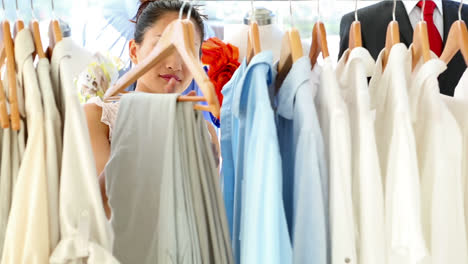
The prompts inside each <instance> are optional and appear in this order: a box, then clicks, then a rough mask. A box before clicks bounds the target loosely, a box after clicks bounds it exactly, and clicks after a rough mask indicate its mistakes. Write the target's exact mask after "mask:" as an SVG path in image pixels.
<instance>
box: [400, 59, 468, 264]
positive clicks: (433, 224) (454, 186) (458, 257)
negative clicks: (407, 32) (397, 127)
mask: <svg viewBox="0 0 468 264" xmlns="http://www.w3.org/2000/svg"><path fill="white" fill-rule="evenodd" d="M434 57H436V56H435V55H434ZM446 69H447V65H446V64H445V63H444V62H443V61H441V60H439V59H437V57H436V58H435V59H432V60H430V61H428V62H426V63H424V64H422V65H421V63H420V64H419V65H418V66H417V67H416V69H415V70H414V71H413V74H412V77H411V85H410V87H409V98H410V105H411V114H412V116H413V127H414V133H415V139H416V146H417V153H418V164H419V171H420V178H421V194H422V196H421V197H422V199H421V203H422V223H423V232H424V235H425V238H426V242H427V245H428V246H429V247H428V248H429V255H428V256H426V258H425V259H424V261H422V262H421V264H445V263H467V262H468V259H467V242H466V231H465V216H464V206H463V188H462V178H461V164H462V163H463V162H466V160H465V161H464V160H463V159H462V146H463V145H462V136H461V131H460V128H459V127H458V124H457V121H456V120H455V118H454V116H453V115H452V113H451V112H450V110H449V109H448V108H447V105H446V104H445V103H444V102H443V101H442V98H441V97H440V90H439V82H438V80H437V76H439V75H440V74H441V73H442V72H444V71H445V70H446Z"/></svg>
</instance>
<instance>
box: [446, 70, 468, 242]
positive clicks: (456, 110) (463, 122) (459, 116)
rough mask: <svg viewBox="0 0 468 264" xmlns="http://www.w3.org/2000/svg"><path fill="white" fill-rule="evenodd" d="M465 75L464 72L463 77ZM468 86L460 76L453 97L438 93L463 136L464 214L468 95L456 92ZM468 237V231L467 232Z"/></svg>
mask: <svg viewBox="0 0 468 264" xmlns="http://www.w3.org/2000/svg"><path fill="white" fill-rule="evenodd" d="M465 76H467V74H466V72H465V75H464V77H465ZM467 88H468V79H467V78H462V80H460V82H459V83H458V86H457V87H456V89H455V97H451V96H446V95H440V96H441V97H442V99H443V100H444V101H445V103H446V104H447V106H448V107H449V109H450V111H451V112H452V114H453V116H454V117H455V119H456V120H457V123H458V126H459V127H460V130H461V132H462V138H463V152H462V155H463V158H462V160H463V163H462V164H461V170H462V184H461V186H462V188H463V192H464V204H465V215H466V212H468V162H467V161H468V115H467V114H466V109H468V97H466V95H467V94H464V96H463V94H462V96H460V93H458V92H459V91H460V90H463V89H467ZM465 230H468V217H465ZM467 237H468V233H467Z"/></svg>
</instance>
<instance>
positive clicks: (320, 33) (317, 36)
mask: <svg viewBox="0 0 468 264" xmlns="http://www.w3.org/2000/svg"><path fill="white" fill-rule="evenodd" d="M317 13H318V20H317V22H316V23H315V25H314V28H313V29H312V44H311V46H310V52H309V58H310V64H311V65H312V68H313V67H314V66H315V64H316V63H317V58H318V56H319V55H320V53H322V58H324V59H325V58H328V57H329V56H330V53H329V52H328V42H327V31H326V30H325V25H324V24H323V22H322V21H320V0H318V1H317Z"/></svg>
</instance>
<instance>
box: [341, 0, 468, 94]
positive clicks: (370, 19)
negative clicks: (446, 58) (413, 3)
mask: <svg viewBox="0 0 468 264" xmlns="http://www.w3.org/2000/svg"><path fill="white" fill-rule="evenodd" d="M442 6H443V17H444V45H445V41H446V40H447V35H448V32H449V30H450V27H451V25H452V23H453V22H454V21H456V20H458V7H459V6H460V3H459V2H455V1H451V0H442ZM392 9H393V1H382V2H380V3H377V4H375V5H371V6H368V7H366V8H362V9H359V10H358V17H359V21H360V22H361V30H362V42H363V46H364V47H365V48H367V50H369V52H370V54H371V55H372V57H374V59H377V57H378V55H379V53H380V52H381V51H382V49H383V48H384V47H385V36H386V32H387V26H388V23H390V21H391V20H392ZM462 19H463V20H464V21H465V23H467V24H468V22H467V21H468V5H463V8H462ZM396 20H397V21H398V24H399V26H400V40H401V42H402V43H405V44H406V45H407V46H408V47H409V45H410V44H411V43H412V41H413V27H412V26H411V22H410V20H409V17H408V13H407V12H406V9H405V5H404V4H403V3H402V2H401V1H398V2H397V7H396ZM353 21H354V12H351V13H349V14H346V15H345V16H343V18H342V19H341V25H340V37H341V40H340V54H339V57H341V55H342V54H343V52H344V51H345V50H346V49H347V48H348V41H349V40H348V39H349V28H350V26H351V23H352V22H353ZM465 69H466V64H465V61H464V60H463V57H462V55H461V54H460V52H458V53H457V55H455V57H454V58H453V59H452V61H451V62H450V63H449V64H448V69H447V70H446V71H445V72H444V73H442V74H441V75H440V77H439V84H440V92H441V93H443V94H446V95H450V96H453V93H454V90H455V87H456V86H457V84H458V81H459V80H460V78H461V76H462V75H463V72H464V71H465Z"/></svg>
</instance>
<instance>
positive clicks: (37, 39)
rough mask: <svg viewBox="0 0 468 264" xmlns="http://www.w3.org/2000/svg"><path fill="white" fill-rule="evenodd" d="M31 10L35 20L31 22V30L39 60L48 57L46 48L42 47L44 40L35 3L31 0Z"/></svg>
mask: <svg viewBox="0 0 468 264" xmlns="http://www.w3.org/2000/svg"><path fill="white" fill-rule="evenodd" d="M30 3H31V10H32V14H33V19H32V20H31V22H29V28H30V29H31V32H32V35H33V39H34V45H35V46H36V53H37V56H38V57H39V59H43V58H46V55H45V53H44V46H43V45H42V40H41V31H40V29H39V22H38V21H37V19H36V18H35V16H34V6H33V1H32V0H31V2H30Z"/></svg>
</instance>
